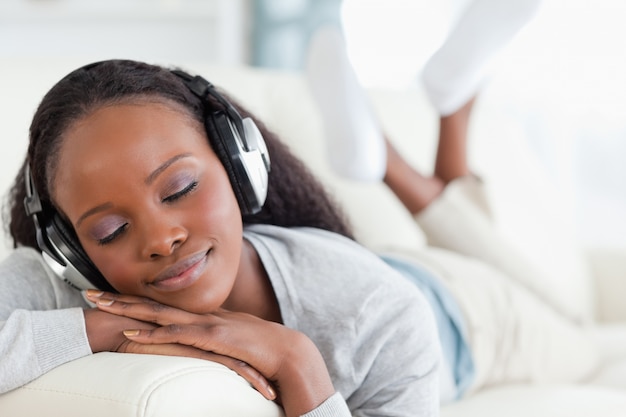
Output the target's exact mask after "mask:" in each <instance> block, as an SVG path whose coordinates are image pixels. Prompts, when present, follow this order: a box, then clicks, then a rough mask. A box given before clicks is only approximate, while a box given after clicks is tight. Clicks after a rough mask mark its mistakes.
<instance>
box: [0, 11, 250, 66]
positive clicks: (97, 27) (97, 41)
mask: <svg viewBox="0 0 626 417" xmlns="http://www.w3.org/2000/svg"><path fill="white" fill-rule="evenodd" d="M249 7H250V6H249V1H248V0H2V1H1V2H0V58H23V57H29V56H31V57H32V56H37V57H50V58H51V59H54V58H59V57H72V58H76V57H77V58H82V59H85V60H88V59H89V60H97V59H105V58H133V59H139V60H145V61H149V62H158V63H164V64H175V63H176V62H177V61H190V60H194V59H195V60H201V61H205V62H206V61H213V62H218V63H225V64H241V63H245V62H247V61H248V55H249V53H248V45H247V43H248V41H247V39H248V33H249V29H248V15H249Z"/></svg>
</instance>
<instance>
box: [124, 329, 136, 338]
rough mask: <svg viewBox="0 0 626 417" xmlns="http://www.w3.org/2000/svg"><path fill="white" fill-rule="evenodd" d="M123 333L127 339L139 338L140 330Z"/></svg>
mask: <svg viewBox="0 0 626 417" xmlns="http://www.w3.org/2000/svg"><path fill="white" fill-rule="evenodd" d="M122 333H124V336H126V337H134V336H139V330H124V331H123V332H122Z"/></svg>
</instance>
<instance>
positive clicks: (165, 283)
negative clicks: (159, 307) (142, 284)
mask: <svg viewBox="0 0 626 417" xmlns="http://www.w3.org/2000/svg"><path fill="white" fill-rule="evenodd" d="M210 253H211V250H209V251H203V252H199V253H197V254H195V255H192V256H190V257H188V258H185V259H182V260H180V261H178V262H176V263H175V264H174V265H172V266H170V267H168V268H166V269H165V270H164V271H163V272H161V273H160V274H159V275H157V277H156V278H155V279H154V280H153V281H152V282H150V283H149V285H151V286H152V287H154V288H156V289H158V290H160V291H165V292H173V291H179V290H182V289H184V288H187V287H189V286H191V285H192V284H194V283H195V282H196V281H197V280H198V279H199V278H200V275H201V274H202V272H203V271H204V269H205V267H206V265H207V262H208V257H209V254H210Z"/></svg>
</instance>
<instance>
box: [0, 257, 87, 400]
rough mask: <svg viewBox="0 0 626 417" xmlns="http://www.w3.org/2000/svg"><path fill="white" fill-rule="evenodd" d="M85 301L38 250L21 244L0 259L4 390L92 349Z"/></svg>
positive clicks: (1, 386)
mask: <svg viewBox="0 0 626 417" xmlns="http://www.w3.org/2000/svg"><path fill="white" fill-rule="evenodd" d="M86 306H87V304H86V302H85V301H84V300H83V298H82V296H81V294H80V292H79V291H77V290H74V289H72V288H71V287H69V286H68V285H67V284H65V283H64V282H62V281H61V280H60V279H58V278H57V277H56V276H55V275H54V273H53V272H52V271H51V270H50V269H49V268H48V267H47V265H45V264H44V262H43V260H42V259H41V256H40V255H39V253H37V252H36V251H34V250H32V249H25V248H23V249H18V250H16V251H14V252H13V253H11V254H10V255H9V256H8V257H7V258H6V259H5V260H4V261H2V263H0V393H4V392H7V391H10V390H12V389H15V388H17V387H19V386H22V385H24V384H26V383H28V382H30V381H32V380H33V379H35V378H37V377H39V376H40V375H42V374H44V373H46V372H48V371H49V370H51V369H53V368H55V367H56V366H59V365H61V364H63V363H66V362H69V361H71V360H74V359H77V358H80V357H82V356H86V355H89V354H90V353H91V349H90V347H89V341H88V339H87V334H86V330H85V320H84V314H83V310H82V309H83V308H84V307H86Z"/></svg>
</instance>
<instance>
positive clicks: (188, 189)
mask: <svg viewBox="0 0 626 417" xmlns="http://www.w3.org/2000/svg"><path fill="white" fill-rule="evenodd" d="M197 186H198V181H192V182H190V183H189V185H187V186H186V187H185V188H183V189H182V190H180V191H177V192H175V193H174V194H172V195H169V196H167V197H165V198H163V199H162V200H161V201H162V202H164V203H173V202H175V201H177V200H180V199H181V198H183V197H185V196H186V195H187V194H189V193H191V192H192V191H193V190H195V189H196V187H197ZM127 228H128V223H124V224H123V225H122V226H120V227H118V228H117V229H115V231H114V232H113V233H111V234H110V235H108V236H105V237H103V238H102V239H98V245H102V246H104V245H106V244H109V243H111V242H113V241H114V240H115V239H116V238H117V237H118V236H120V235H121V234H122V233H123V232H124V231H125V230H126V229H127Z"/></svg>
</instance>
